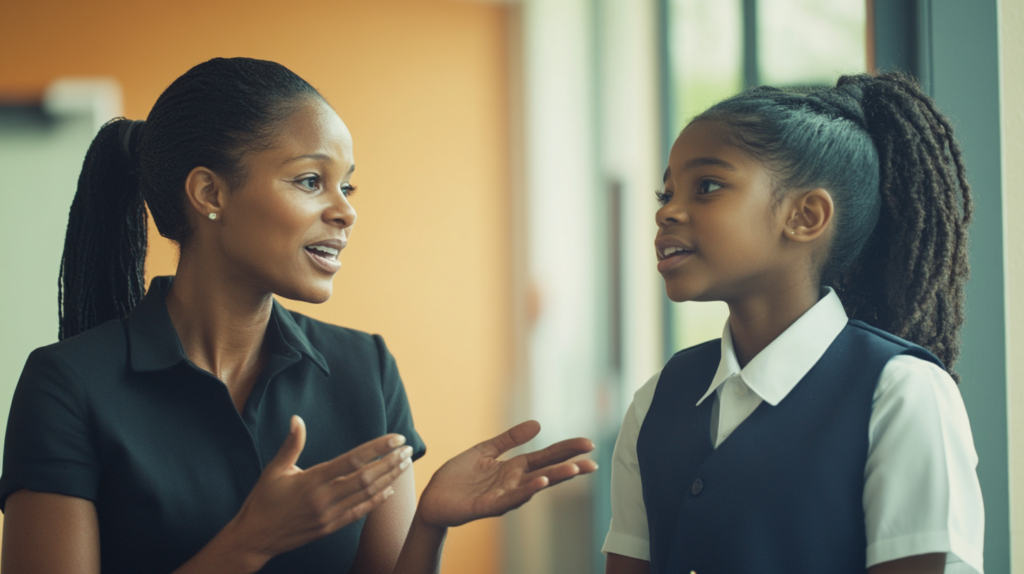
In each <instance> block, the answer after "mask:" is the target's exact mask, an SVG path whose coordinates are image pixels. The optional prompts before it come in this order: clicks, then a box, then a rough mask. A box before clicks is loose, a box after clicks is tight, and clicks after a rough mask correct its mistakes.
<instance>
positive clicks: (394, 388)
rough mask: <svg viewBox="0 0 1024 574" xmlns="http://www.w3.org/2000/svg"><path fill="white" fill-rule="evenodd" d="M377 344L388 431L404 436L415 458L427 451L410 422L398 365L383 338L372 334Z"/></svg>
mask: <svg viewBox="0 0 1024 574" xmlns="http://www.w3.org/2000/svg"><path fill="white" fill-rule="evenodd" d="M373 342H374V343H375V344H376V345H377V356H378V357H380V362H381V364H380V372H381V390H382V391H383V394H384V410H385V413H386V415H387V421H388V432H389V433H398V434H401V435H403V436H404V437H405V444H407V445H409V446H411V447H412V459H413V460H417V459H419V458H420V457H421V456H423V455H424V454H426V452H427V445H426V444H424V443H423V439H422V438H420V435H419V433H418V432H416V426H415V425H414V424H413V422H412V409H410V408H409V398H408V397H407V396H406V394H405V385H403V384H402V377H401V376H399V374H398V365H397V364H395V358H394V357H393V356H391V351H388V348H387V345H385V344H384V339H383V338H382V337H381V336H380V335H374V336H373Z"/></svg>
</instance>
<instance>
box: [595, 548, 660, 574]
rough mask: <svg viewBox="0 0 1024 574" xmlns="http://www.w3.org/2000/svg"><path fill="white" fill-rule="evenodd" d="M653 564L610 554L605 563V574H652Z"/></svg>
mask: <svg viewBox="0 0 1024 574" xmlns="http://www.w3.org/2000/svg"><path fill="white" fill-rule="evenodd" d="M650 572H651V563H650V562H648V561H646V560H640V559H638V558H630V557H629V556H623V555H621V554H615V553H613V552H609V553H608V556H607V558H606V559H605V563H604V574H650Z"/></svg>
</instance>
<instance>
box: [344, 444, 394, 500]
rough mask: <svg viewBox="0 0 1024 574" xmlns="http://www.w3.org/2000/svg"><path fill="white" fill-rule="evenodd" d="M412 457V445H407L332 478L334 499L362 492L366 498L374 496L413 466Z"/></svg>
mask: <svg viewBox="0 0 1024 574" xmlns="http://www.w3.org/2000/svg"><path fill="white" fill-rule="evenodd" d="M411 457H412V447H408V446H407V447H404V448H401V449H398V450H396V451H395V452H393V453H391V454H389V455H388V456H386V457H384V458H381V459H380V460H377V461H374V462H372V463H370V464H368V465H366V466H365V467H363V468H362V469H360V470H358V471H356V472H354V473H352V474H350V475H347V476H341V477H338V478H335V479H333V480H331V482H330V483H329V488H331V490H332V491H333V496H332V499H333V500H336V501H340V500H344V499H345V498H348V497H349V496H352V495H355V494H358V493H360V492H362V496H363V497H365V498H370V497H372V496H374V495H375V494H377V493H378V492H381V491H382V490H384V489H386V488H387V487H388V486H389V485H390V484H391V483H392V482H394V480H395V479H396V478H398V477H399V476H400V475H401V474H402V473H403V472H405V471H406V470H408V468H409V467H410V466H412V458H411Z"/></svg>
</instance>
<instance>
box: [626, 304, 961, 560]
mask: <svg viewBox="0 0 1024 574" xmlns="http://www.w3.org/2000/svg"><path fill="white" fill-rule="evenodd" d="M901 354H910V355H914V356H917V357H920V358H922V359H925V360H928V361H931V362H934V363H936V364H938V365H940V366H941V363H940V362H939V360H938V359H936V358H935V357H934V356H932V355H931V354H930V353H929V352H928V351H926V350H924V349H922V348H921V347H918V346H916V345H914V344H912V343H908V342H907V341H904V340H902V339H899V338H897V337H894V336H892V335H890V334H888V333H885V332H884V331H880V330H878V329H875V328H873V327H871V326H869V325H866V324H864V323H861V322H860V321H850V323H849V324H847V326H846V328H844V329H843V331H842V332H841V333H840V334H839V336H838V337H836V340H835V341H834V342H833V343H832V345H831V346H829V348H828V350H827V351H826V352H825V354H824V355H823V356H822V358H821V359H820V360H819V361H818V362H817V364H815V365H814V367H813V368H812V369H811V370H810V372H808V373H807V375H806V376H804V378H803V379H801V380H800V382H799V383H798V384H797V385H796V386H795V387H794V388H793V390H792V391H790V393H789V394H788V395H787V396H786V398H785V399H783V400H782V402H780V403H779V404H778V405H777V406H774V407H773V406H771V405H770V404H768V403H761V405H760V406H758V408H757V409H756V410H755V411H754V412H753V413H752V414H751V415H750V417H749V418H747V420H745V421H743V423H741V424H740V425H739V426H738V427H737V428H736V430H735V431H733V433H732V434H731V435H729V438H728V439H726V440H725V441H724V442H723V443H722V444H721V445H720V446H719V447H718V448H717V449H714V448H712V445H711V439H710V427H711V407H712V404H713V401H712V400H711V399H710V397H709V399H708V400H705V401H704V402H703V403H701V405H700V406H695V405H696V404H697V401H698V400H700V398H701V396H703V395H704V393H705V392H707V389H708V386H709V385H710V384H711V379H712V378H713V377H714V375H715V371H716V370H717V369H718V363H719V359H720V357H721V343H720V341H718V340H715V341H709V342H707V343H704V344H702V345H698V346H696V347H691V348H689V349H686V350H684V351H680V352H679V353H676V355H675V356H674V357H672V359H671V360H669V362H668V364H667V365H666V366H665V369H664V370H663V371H662V373H661V378H660V379H659V380H658V386H657V389H656V390H655V393H654V400H653V402H652V403H651V408H650V410H649V411H648V412H647V416H646V418H644V422H643V425H642V426H641V428H640V435H639V437H638V439H637V445H636V449H637V457H638V459H639V462H640V478H641V482H642V484H643V493H644V505H645V506H646V507H647V524H648V527H649V534H650V543H651V572H652V574H669V573H671V574H689V572H690V571H691V570H694V571H696V572H697V573H698V574H732V573H736V574H739V573H757V574H772V573H776V572H777V573H780V574H781V573H785V574H795V573H802V572H806V573H813V574H822V573H828V574H841V573H845V572H849V573H851V574H853V573H856V574H864V569H865V565H866V563H867V553H866V550H867V541H866V535H865V531H864V508H863V503H862V497H863V492H864V465H865V464H866V462H867V453H868V422H869V420H870V418H871V403H872V398H873V396H874V393H875V387H876V386H877V383H878V377H879V376H880V375H881V373H882V369H883V368H884V367H885V364H886V363H887V362H888V361H889V359H891V358H892V357H894V356H896V355H901Z"/></svg>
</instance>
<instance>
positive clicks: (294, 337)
mask: <svg viewBox="0 0 1024 574" xmlns="http://www.w3.org/2000/svg"><path fill="white" fill-rule="evenodd" d="M173 281H174V278H173V277H154V278H153V281H152V282H151V283H150V285H149V291H148V292H147V293H146V296H145V297H143V298H142V301H140V302H139V304H138V305H136V306H135V309H133V310H132V312H131V314H129V315H128V341H129V345H130V352H129V357H130V361H131V367H132V370H134V371H140V372H145V371H161V370H165V369H169V368H171V367H173V366H175V365H177V364H178V363H180V362H182V361H187V360H188V357H186V356H185V349H184V348H183V347H182V346H181V340H180V339H179V338H178V333H177V331H175V330H174V324H173V323H172V322H171V316H170V314H169V313H168V312H167V305H166V303H165V302H164V298H165V297H166V296H167V292H168V291H169V290H170V288H171V284H172V283H173ZM273 305H274V306H273V310H272V311H271V315H270V323H269V324H268V325H267V336H269V337H271V341H270V344H271V347H270V348H271V349H272V352H273V353H275V354H282V355H287V354H291V353H292V352H298V353H301V354H302V355H304V356H305V357H306V358H308V359H309V360H311V361H313V363H314V364H315V365H316V366H317V367H319V368H320V370H321V371H323V372H324V374H325V375H330V370H329V369H328V368H327V361H326V360H324V356H323V355H322V354H320V352H319V351H317V350H316V349H315V348H314V347H313V345H312V344H310V342H309V339H308V338H307V337H306V334H305V333H304V332H303V331H302V329H301V328H300V327H299V325H298V324H297V323H296V322H295V318H294V317H292V314H291V312H289V311H288V310H287V309H285V308H284V307H282V306H281V304H280V303H278V302H277V301H276V300H275V301H274V302H273Z"/></svg>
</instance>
